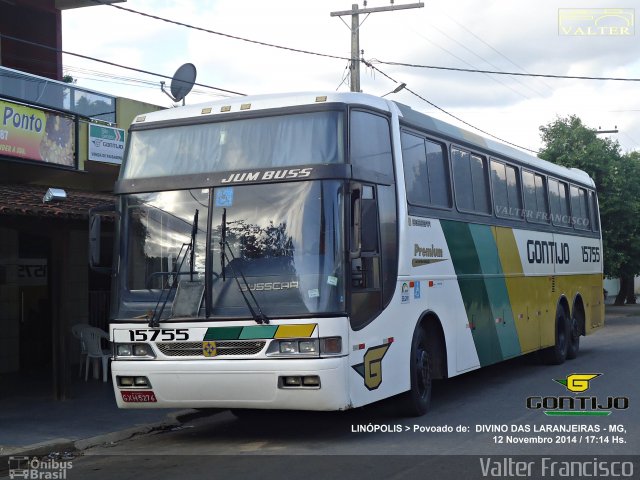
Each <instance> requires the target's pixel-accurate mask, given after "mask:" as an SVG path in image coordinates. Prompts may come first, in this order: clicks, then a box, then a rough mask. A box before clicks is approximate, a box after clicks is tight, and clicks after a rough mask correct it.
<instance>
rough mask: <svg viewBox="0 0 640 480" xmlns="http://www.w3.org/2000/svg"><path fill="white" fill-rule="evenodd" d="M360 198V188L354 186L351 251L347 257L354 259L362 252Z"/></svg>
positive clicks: (352, 193) (352, 195)
mask: <svg viewBox="0 0 640 480" xmlns="http://www.w3.org/2000/svg"><path fill="white" fill-rule="evenodd" d="M361 205H362V199H361V198H360V189H359V188H355V189H353V190H352V192H351V251H350V252H349V259H350V260H354V259H356V258H360V254H361V253H362V231H361V228H360V224H361V222H362V209H361Z"/></svg>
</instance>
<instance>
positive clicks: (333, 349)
mask: <svg viewBox="0 0 640 480" xmlns="http://www.w3.org/2000/svg"><path fill="white" fill-rule="evenodd" d="M341 353H342V338H341V337H324V338H313V339H311V338H299V339H293V338H288V339H286V340H273V341H272V342H271V343H270V344H269V348H268V349H267V352H266V354H267V356H283V357H284V356H296V357H297V356H300V357H319V356H320V355H340V354H341Z"/></svg>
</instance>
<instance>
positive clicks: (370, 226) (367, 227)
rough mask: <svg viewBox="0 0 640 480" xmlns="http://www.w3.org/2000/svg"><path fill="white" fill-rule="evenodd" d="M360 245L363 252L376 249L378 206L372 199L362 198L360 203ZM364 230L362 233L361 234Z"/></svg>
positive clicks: (375, 250) (371, 251)
mask: <svg viewBox="0 0 640 480" xmlns="http://www.w3.org/2000/svg"><path fill="white" fill-rule="evenodd" d="M360 213H361V217H360V218H361V220H360V232H361V239H360V247H361V249H362V251H363V252H369V253H373V252H377V251H378V208H377V205H376V201H375V200H374V199H367V198H363V199H362V201H361V205H360ZM362 232H364V235H362Z"/></svg>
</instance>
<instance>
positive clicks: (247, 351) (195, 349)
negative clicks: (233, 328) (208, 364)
mask: <svg viewBox="0 0 640 480" xmlns="http://www.w3.org/2000/svg"><path fill="white" fill-rule="evenodd" d="M266 343H267V342H266V341H265V340H247V341H242V340H232V341H226V340H222V341H217V342H216V349H217V355H216V356H217V357H222V356H225V355H256V354H257V353H260V351H261V350H262V349H263V348H264V346H265V344H266ZM156 346H157V347H158V349H159V350H160V351H161V352H162V354H163V355H166V356H167V357H204V353H203V352H202V342H157V343H156Z"/></svg>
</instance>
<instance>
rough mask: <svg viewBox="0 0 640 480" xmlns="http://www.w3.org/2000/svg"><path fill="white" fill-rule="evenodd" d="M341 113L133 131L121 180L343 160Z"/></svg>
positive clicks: (305, 114)
mask: <svg viewBox="0 0 640 480" xmlns="http://www.w3.org/2000/svg"><path fill="white" fill-rule="evenodd" d="M343 129H344V128H343V113H342V112H339V111H322V112H312V113H299V114H290V115H278V116H270V117H258V118H246V119H241V120H233V121H223V122H216V123H202V124H196V125H183V126H173V127H165V128H155V129H152V130H134V131H132V132H131V138H130V143H129V148H128V154H127V158H126V160H125V163H124V167H123V171H122V176H121V178H122V179H130V178H151V177H165V176H171V175H184V174H194V173H209V172H223V171H230V170H243V169H247V168H263V167H265V168H266V167H281V166H292V165H308V164H336V163H342V162H344V144H343Z"/></svg>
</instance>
